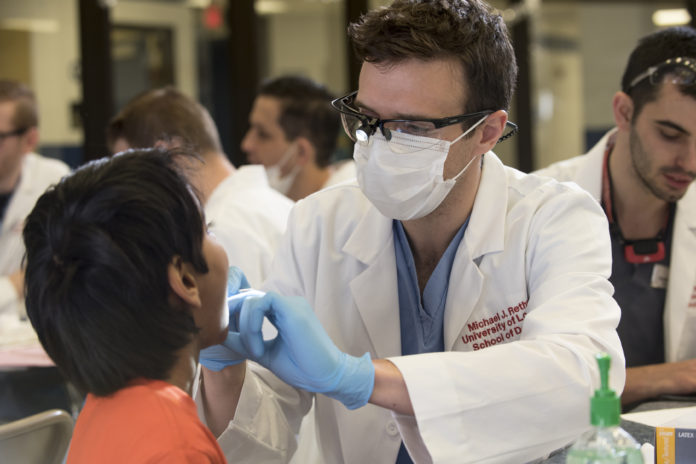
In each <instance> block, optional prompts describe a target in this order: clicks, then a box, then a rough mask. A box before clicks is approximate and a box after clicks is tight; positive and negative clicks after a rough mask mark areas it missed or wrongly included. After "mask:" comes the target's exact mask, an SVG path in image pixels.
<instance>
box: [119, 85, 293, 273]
mask: <svg viewBox="0 0 696 464" xmlns="http://www.w3.org/2000/svg"><path fill="white" fill-rule="evenodd" d="M107 135H108V137H107V138H108V140H109V145H110V147H111V151H112V152H118V151H121V150H124V149H127V148H130V147H133V148H147V147H152V146H155V145H156V144H165V145H168V146H181V145H184V146H186V147H189V148H191V149H192V150H195V152H196V153H198V154H199V155H200V157H201V159H202V162H198V161H193V162H192V163H191V166H189V169H188V171H189V173H190V181H191V183H192V184H193V185H194V186H195V187H196V189H197V190H198V191H199V193H200V194H201V196H202V198H203V200H204V203H205V215H206V218H207V220H208V221H210V222H211V225H210V230H211V231H212V232H213V233H214V234H215V235H216V237H217V239H218V241H219V242H220V243H221V244H222V246H223V248H225V251H226V252H227V259H228V262H229V263H230V265H234V266H239V267H241V268H242V269H243V270H244V272H245V273H246V276H247V278H248V279H249V282H250V283H251V284H252V285H261V283H262V282H263V280H264V279H265V278H266V274H267V273H268V271H269V269H270V265H271V260H272V259H273V255H274V253H275V250H276V248H277V246H278V243H279V242H280V237H281V235H282V234H283V232H284V231H285V226H286V222H287V217H288V213H289V212H290V208H291V207H292V201H290V200H289V199H288V198H286V197H284V196H283V195H281V194H279V193H278V192H276V191H275V190H273V189H271V188H270V187H269V185H268V182H267V180H266V173H265V172H264V170H263V168H262V167H260V166H243V167H241V168H240V169H236V168H235V167H234V166H233V165H232V163H230V161H229V159H228V158H227V156H226V155H225V153H223V151H222V146H221V144H220V138H219V135H218V131H217V128H216V127H215V123H214V122H213V119H212V118H211V117H210V114H209V113H208V111H207V110H206V109H205V108H203V106H202V105H200V104H199V103H198V102H196V101H194V100H193V99H191V98H190V97H188V96H186V95H184V94H182V93H181V92H179V91H178V90H176V89H174V88H163V89H155V90H150V91H147V92H145V93H143V94H142V95H139V96H137V97H135V98H134V99H133V100H132V101H130V102H129V103H128V104H127V105H126V106H125V107H124V108H123V109H122V110H121V111H120V112H119V113H118V114H117V115H116V116H114V118H113V119H112V120H111V122H110V123H109V127H108V129H107Z"/></svg>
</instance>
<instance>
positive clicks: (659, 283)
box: [650, 264, 669, 288]
mask: <svg viewBox="0 0 696 464" xmlns="http://www.w3.org/2000/svg"><path fill="white" fill-rule="evenodd" d="M668 279H669V267H667V266H665V265H664V264H655V265H653V270H652V277H650V286H651V287H652V288H667V280H668Z"/></svg>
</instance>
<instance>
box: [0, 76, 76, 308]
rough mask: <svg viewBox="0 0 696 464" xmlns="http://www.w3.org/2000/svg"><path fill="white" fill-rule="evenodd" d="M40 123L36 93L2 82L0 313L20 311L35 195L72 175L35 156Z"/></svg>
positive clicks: (63, 167) (59, 165)
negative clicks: (27, 225) (25, 233)
mask: <svg viewBox="0 0 696 464" xmlns="http://www.w3.org/2000/svg"><path fill="white" fill-rule="evenodd" d="M38 122H39V117H38V109H37V105H36V99H35V98H34V93H33V92H32V91H31V90H30V89H29V88H27V87H26V86H24V85H23V84H20V83H18V82H14V81H9V80H0V225H1V227H0V276H2V277H0V314H2V313H6V312H17V310H18V308H20V307H21V306H22V301H23V297H22V295H23V292H24V288H23V287H24V271H22V270H21V269H20V265H21V261H22V256H23V255H24V245H23V243H22V227H23V226H24V218H25V217H26V216H27V214H29V211H31V209H32V208H33V207H34V203H35V202H36V199H37V198H38V197H39V195H41V194H42V193H43V192H44V190H46V188H47V187H48V186H49V185H51V184H53V183H55V182H58V180H60V178H61V177H63V176H64V175H66V174H67V173H68V172H69V171H70V169H69V168H68V166H67V165H66V164H65V163H63V162H62V161H59V160H55V159H50V158H44V157H42V156H40V155H38V154H36V153H34V150H35V149H36V146H37V145H38V143H39V124H38Z"/></svg>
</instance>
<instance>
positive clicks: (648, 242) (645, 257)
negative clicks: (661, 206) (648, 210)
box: [602, 140, 673, 264]
mask: <svg viewBox="0 0 696 464" xmlns="http://www.w3.org/2000/svg"><path fill="white" fill-rule="evenodd" d="M613 149H614V142H613V140H610V141H609V143H607V148H606V150H605V151H604V162H603V165H602V206H603V207H604V212H605V213H606V215H607V219H608V220H609V229H610V230H611V231H612V233H614V234H617V235H618V236H619V239H620V240H621V244H622V245H623V246H624V258H625V259H626V261H627V262H629V263H634V264H643V263H654V262H658V261H662V260H663V259H665V241H664V238H663V235H664V233H665V231H666V229H667V225H668V224H669V219H670V217H671V216H672V211H673V207H670V209H669V212H668V214H667V217H666V218H665V224H664V226H663V227H662V230H661V231H660V233H659V234H657V237H655V238H650V239H644V240H626V239H625V238H624V236H623V233H622V232H621V227H619V221H618V218H614V210H613V206H612V205H613V202H612V192H613V185H612V181H611V172H609V155H610V154H611V151H612V150H613Z"/></svg>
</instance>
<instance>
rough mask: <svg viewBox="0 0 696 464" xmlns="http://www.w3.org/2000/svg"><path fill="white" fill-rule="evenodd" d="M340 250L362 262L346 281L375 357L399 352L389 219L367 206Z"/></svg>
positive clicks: (393, 257) (395, 289)
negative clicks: (360, 270) (359, 267)
mask: <svg viewBox="0 0 696 464" xmlns="http://www.w3.org/2000/svg"><path fill="white" fill-rule="evenodd" d="M343 251H344V252H345V253H347V254H349V255H351V256H353V257H355V258H356V259H358V260H359V261H361V262H362V263H364V264H365V265H366V267H365V269H364V270H363V271H362V272H360V273H359V274H357V275H356V276H355V278H353V280H351V282H350V290H351V294H352V297H353V301H354V302H355V306H356V307H357V309H358V312H359V313H360V317H361V318H362V321H363V323H364V325H365V328H366V330H367V333H368V336H369V337H370V341H371V342H372V346H373V347H374V351H375V354H376V355H377V357H379V358H385V357H388V356H398V355H400V354H401V327H400V323H399V296H398V290H397V283H396V258H395V254H394V237H393V234H392V220H391V219H389V218H386V217H385V216H383V215H382V214H380V213H379V211H377V209H376V208H374V207H370V208H369V210H368V211H367V213H366V214H365V216H364V217H363V218H362V220H361V221H360V222H359V223H358V225H357V226H356V228H355V230H354V231H353V233H352V234H351V236H350V238H349V239H348V241H347V242H346V244H345V246H344V247H343Z"/></svg>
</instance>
